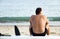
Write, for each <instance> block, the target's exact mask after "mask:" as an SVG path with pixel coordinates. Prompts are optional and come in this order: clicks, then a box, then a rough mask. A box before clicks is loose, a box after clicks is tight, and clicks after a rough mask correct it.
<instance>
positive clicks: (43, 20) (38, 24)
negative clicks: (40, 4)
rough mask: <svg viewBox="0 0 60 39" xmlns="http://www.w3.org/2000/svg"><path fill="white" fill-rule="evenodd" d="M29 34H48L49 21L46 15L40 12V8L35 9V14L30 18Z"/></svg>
mask: <svg viewBox="0 0 60 39" xmlns="http://www.w3.org/2000/svg"><path fill="white" fill-rule="evenodd" d="M29 30H30V34H31V35H33V36H45V35H46V34H47V35H49V34H50V27H49V22H48V19H47V17H46V16H44V15H43V14H42V9H41V8H37V9H36V15H32V16H31V18H30V27H29Z"/></svg>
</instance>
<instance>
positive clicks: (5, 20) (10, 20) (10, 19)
mask: <svg viewBox="0 0 60 39" xmlns="http://www.w3.org/2000/svg"><path fill="white" fill-rule="evenodd" d="M29 19H30V17H0V23H15V22H16V23H19V22H28V21H29ZM48 19H49V21H60V17H48Z"/></svg>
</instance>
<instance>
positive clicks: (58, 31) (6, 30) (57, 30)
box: [0, 25, 60, 36]
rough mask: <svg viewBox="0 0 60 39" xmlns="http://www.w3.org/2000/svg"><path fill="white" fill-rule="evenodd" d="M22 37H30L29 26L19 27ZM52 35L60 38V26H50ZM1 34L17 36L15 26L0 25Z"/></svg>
mask: <svg viewBox="0 0 60 39" xmlns="http://www.w3.org/2000/svg"><path fill="white" fill-rule="evenodd" d="M17 27H18V29H19V31H20V33H21V36H30V33H29V25H17ZM50 32H51V33H50V35H51V36H60V26H59V25H56V26H55V25H50ZM0 33H2V34H5V35H11V36H15V30H14V25H0Z"/></svg>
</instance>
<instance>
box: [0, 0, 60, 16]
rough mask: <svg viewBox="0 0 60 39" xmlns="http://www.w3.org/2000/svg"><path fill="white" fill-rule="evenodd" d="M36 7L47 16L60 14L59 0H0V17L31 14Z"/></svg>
mask: <svg viewBox="0 0 60 39" xmlns="http://www.w3.org/2000/svg"><path fill="white" fill-rule="evenodd" d="M37 7H42V9H43V14H44V15H46V16H48V17H51V16H54V17H55V16H60V0H0V17H21V16H23V17H25V16H31V15H33V14H35V9H36V8H37Z"/></svg>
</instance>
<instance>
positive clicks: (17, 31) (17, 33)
mask: <svg viewBox="0 0 60 39" xmlns="http://www.w3.org/2000/svg"><path fill="white" fill-rule="evenodd" d="M14 28H15V35H16V36H19V35H21V34H20V31H19V29H18V27H17V26H16V25H15V26H14Z"/></svg>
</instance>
